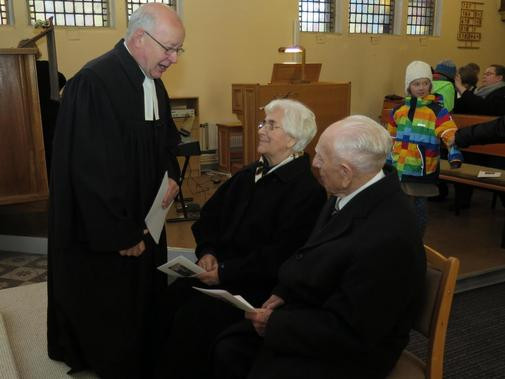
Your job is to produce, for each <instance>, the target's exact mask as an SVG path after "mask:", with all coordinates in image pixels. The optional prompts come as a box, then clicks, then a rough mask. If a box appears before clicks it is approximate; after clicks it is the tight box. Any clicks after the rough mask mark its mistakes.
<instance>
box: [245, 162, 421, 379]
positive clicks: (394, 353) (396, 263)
mask: <svg viewBox="0 0 505 379" xmlns="http://www.w3.org/2000/svg"><path fill="white" fill-rule="evenodd" d="M330 207H331V203H330V202H329V203H328V204H327V205H326V209H323V211H322V212H321V216H320V218H319V220H318V223H317V224H316V227H315V229H314V231H313V233H312V235H311V236H310V237H309V239H308V241H307V243H306V244H305V245H304V247H302V248H301V249H300V250H299V251H298V252H297V253H296V254H295V255H294V256H293V257H291V258H290V259H289V260H287V261H286V262H285V263H284V264H283V266H282V267H281V269H280V271H279V285H278V286H277V287H276V289H274V293H275V294H277V295H279V296H281V297H282V298H283V299H284V300H285V301H286V305H284V306H283V307H281V308H279V309H277V310H274V311H273V312H272V314H271V316H270V319H269V321H268V324H267V329H266V334H265V337H264V343H263V347H262V351H261V352H260V354H258V356H257V357H258V358H257V360H256V362H255V365H254V367H253V370H252V372H251V373H250V376H249V378H258V379H259V378H261V379H268V378H309V377H314V378H318V379H321V378H383V377H385V376H386V375H387V373H388V372H389V371H390V369H391V368H392V367H393V365H394V364H395V362H396V360H397V359H398V357H399V355H400V353H401V351H402V349H403V348H404V347H405V346H406V344H407V342H408V335H409V330H410V328H411V326H412V323H413V319H414V315H415V313H416V311H417V309H418V306H419V303H420V295H421V293H422V288H423V285H424V276H425V271H426V261H425V254H424V250H423V246H422V242H421V238H420V236H419V234H418V232H417V227H416V219H415V216H414V213H413V211H412V209H411V205H410V202H409V200H408V198H407V196H406V195H405V194H404V193H403V192H402V190H401V189H400V186H399V182H398V177H397V174H396V173H395V172H393V171H392V170H391V171H389V170H388V173H387V176H386V178H384V179H382V180H380V181H379V182H377V183H375V184H373V185H372V186H370V187H368V188H366V189H365V190H363V191H362V192H360V193H359V194H358V195H357V196H356V197H354V198H353V199H352V200H351V201H350V202H349V203H348V204H347V205H346V206H345V207H344V208H343V209H342V210H341V211H340V212H339V213H338V214H337V215H335V216H333V217H331V218H330V219H329V221H328V222H326V220H327V218H328V212H329V209H328V208H330Z"/></svg>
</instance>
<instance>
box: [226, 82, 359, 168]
mask: <svg viewBox="0 0 505 379" xmlns="http://www.w3.org/2000/svg"><path fill="white" fill-rule="evenodd" d="M283 98H289V99H293V100H298V101H300V102H302V103H304V104H305V105H306V106H308V107H309V108H310V109H311V110H312V111H313V112H314V114H315V115H316V123H317V134H316V136H315V137H314V139H313V140H312V142H311V143H310V144H309V145H308V146H307V148H306V149H305V151H306V152H307V153H308V154H309V155H310V156H311V157H313V156H314V147H315V145H316V143H317V141H318V139H319V136H320V135H321V133H322V131H323V130H324V129H325V128H326V127H327V126H329V125H330V124H332V123H334V122H335V121H338V120H340V119H342V118H344V117H346V116H348V115H349V114H350V109H351V83H349V82H347V83H324V82H314V83H292V84H289V83H271V84H267V85H261V84H233V85H232V111H233V113H235V114H236V115H237V117H238V119H239V120H240V122H241V123H242V125H243V134H244V164H248V163H251V162H253V161H255V160H256V159H257V158H258V154H257V152H256V148H257V130H258V129H257V125H258V124H259V123H260V121H261V120H263V118H264V117H265V114H264V112H263V107H264V106H265V105H266V104H268V103H269V102H270V101H271V100H274V99H283Z"/></svg>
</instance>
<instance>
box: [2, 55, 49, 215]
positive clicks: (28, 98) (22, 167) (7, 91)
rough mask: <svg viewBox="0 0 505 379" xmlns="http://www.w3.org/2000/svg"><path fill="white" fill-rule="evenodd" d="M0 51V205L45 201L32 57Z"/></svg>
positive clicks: (42, 159)
mask: <svg viewBox="0 0 505 379" xmlns="http://www.w3.org/2000/svg"><path fill="white" fill-rule="evenodd" d="M36 52H37V49H27V48H22V49H0V93H1V94H2V95H1V96H0V205H2V204H14V203H24V202H30V201H35V200H42V199H47V197H48V194H49V191H48V187H47V174H46V162H45V157H44V139H43V135H42V121H41V116H40V104H39V93H38V89H37V71H36V66H35V54H36Z"/></svg>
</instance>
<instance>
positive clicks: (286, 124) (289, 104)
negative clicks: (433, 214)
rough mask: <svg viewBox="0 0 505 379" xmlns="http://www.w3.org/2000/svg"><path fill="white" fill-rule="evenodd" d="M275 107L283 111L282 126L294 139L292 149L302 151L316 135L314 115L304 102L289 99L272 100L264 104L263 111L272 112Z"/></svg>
mask: <svg viewBox="0 0 505 379" xmlns="http://www.w3.org/2000/svg"><path fill="white" fill-rule="evenodd" d="M276 109H282V110H283V111H284V117H283V118H282V128H283V129H284V131H285V132H286V133H287V134H289V135H290V136H291V137H293V138H294V139H295V140H296V143H295V145H294V146H293V151H294V152H295V153H297V152H301V151H303V149H305V147H306V146H307V145H308V144H309V142H310V141H312V138H314V136H315V135H316V132H317V125H316V116H315V115H314V113H313V112H312V111H311V110H310V109H309V108H307V107H306V106H305V105H304V104H302V103H300V102H299V101H296V100H291V99H277V100H272V101H271V102H270V103H268V104H267V105H266V106H265V113H267V114H268V113H272V112H273V111H274V110H276Z"/></svg>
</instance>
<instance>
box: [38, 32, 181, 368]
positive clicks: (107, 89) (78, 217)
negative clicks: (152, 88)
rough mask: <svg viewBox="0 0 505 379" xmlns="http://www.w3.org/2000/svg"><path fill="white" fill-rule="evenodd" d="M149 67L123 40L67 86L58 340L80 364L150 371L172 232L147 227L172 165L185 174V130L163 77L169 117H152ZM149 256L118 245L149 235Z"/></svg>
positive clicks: (55, 270) (54, 341)
mask: <svg viewBox="0 0 505 379" xmlns="http://www.w3.org/2000/svg"><path fill="white" fill-rule="evenodd" d="M143 81H144V74H143V73H142V71H141V69H140V67H139V66H138V64H137V63H136V61H135V60H134V59H133V58H132V56H131V55H130V54H129V53H128V51H127V50H126V48H125V46H124V44H123V41H120V42H119V43H118V44H117V45H116V46H115V47H114V49H113V50H111V51H109V52H108V53H106V54H105V55H103V56H101V57H99V58H96V59H95V60H93V61H91V62H89V63H88V64H87V65H86V66H84V67H83V69H81V70H80V71H79V72H78V73H77V74H76V75H75V77H73V78H72V79H71V80H70V81H69V82H68V83H67V86H66V89H65V92H64V96H63V101H62V104H61V108H60V112H59V115H58V121H57V126H56V133H55V140H54V151H53V154H54V155H53V167H52V176H51V184H50V210H49V244H48V250H49V273H48V275H49V277H48V350H49V356H50V357H51V358H53V359H57V360H61V361H64V362H65V363H67V364H68V365H69V366H70V367H71V368H72V369H73V370H76V371H78V370H81V369H92V370H94V371H95V372H96V373H97V374H98V375H99V376H100V377H103V378H144V377H149V370H150V367H151V366H152V362H151V357H152V355H153V351H152V349H153V348H155V346H156V344H155V343H154V342H153V334H154V333H155V332H156V330H155V329H156V325H157V319H156V317H161V315H160V314H159V312H157V303H158V299H159V295H160V294H161V292H162V291H163V290H164V288H165V286H166V277H165V275H164V274H162V273H161V272H158V271H157V270H156V267H157V266H158V265H160V264H162V263H164V262H165V261H166V240H165V237H164V233H162V237H161V239H160V242H159V244H158V245H156V244H155V243H154V241H153V240H152V238H151V237H150V236H149V235H147V236H144V235H143V230H144V229H145V228H146V226H145V223H144V219H145V216H146V214H147V212H148V210H149V208H150V206H151V204H152V202H153V200H154V198H155V195H156V192H157V190H158V188H159V186H160V184H161V180H162V177H163V175H164V172H165V171H168V175H169V177H171V178H174V179H177V178H178V176H179V168H178V165H177V161H176V159H175V156H174V155H173V154H172V151H173V149H174V147H175V146H176V145H177V144H178V143H179V137H178V133H177V130H176V127H175V124H174V122H173V120H172V118H171V112H170V103H169V98H168V95H167V93H166V91H165V88H164V86H163V83H162V82H161V80H155V85H156V92H157V97H158V103H159V114H160V119H159V120H158V121H145V117H144V93H143V86H142V83H143ZM142 239H143V240H144V241H145V243H146V250H145V251H144V253H143V254H142V255H141V256H140V257H123V256H120V255H119V253H118V251H119V250H121V249H126V248H130V247H132V246H134V245H136V244H137V243H139V242H140V241H141V240H142Z"/></svg>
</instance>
